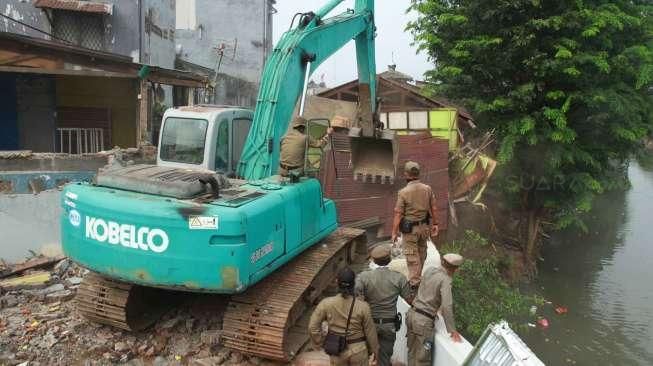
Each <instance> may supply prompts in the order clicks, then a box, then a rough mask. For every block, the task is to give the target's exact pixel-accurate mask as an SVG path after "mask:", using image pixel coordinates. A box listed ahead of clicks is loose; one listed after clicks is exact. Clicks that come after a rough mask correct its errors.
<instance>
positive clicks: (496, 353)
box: [463, 321, 544, 366]
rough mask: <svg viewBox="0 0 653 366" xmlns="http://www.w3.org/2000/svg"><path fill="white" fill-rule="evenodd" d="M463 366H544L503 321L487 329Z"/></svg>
mask: <svg viewBox="0 0 653 366" xmlns="http://www.w3.org/2000/svg"><path fill="white" fill-rule="evenodd" d="M463 365H464V366H544V363H543V362H542V361H540V359H539V358H537V356H536V355H535V353H533V351H531V350H530V348H528V346H527V345H526V343H524V342H523V341H522V340H521V338H519V336H518V335H517V334H516V333H515V332H513V330H512V329H510V326H509V325H508V323H506V322H505V321H501V322H499V323H498V324H493V325H490V326H488V327H487V329H486V330H485V332H484V333H483V335H482V336H481V338H480V339H479V341H478V342H477V343H476V346H474V349H473V350H472V352H471V353H470V354H469V356H468V357H467V360H466V361H465V363H464V364H463Z"/></svg>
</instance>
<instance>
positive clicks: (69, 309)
mask: <svg viewBox="0 0 653 366" xmlns="http://www.w3.org/2000/svg"><path fill="white" fill-rule="evenodd" d="M41 261H44V259H41ZM28 262H29V263H35V261H31V262H30V261H28ZM28 262H26V263H28ZM26 263H23V264H19V265H8V266H7V267H8V268H11V269H15V268H25V266H26ZM43 263H45V262H43ZM48 263H49V264H48V265H45V264H42V265H39V266H38V267H39V268H40V270H34V269H23V270H22V271H21V272H20V273H21V274H19V273H16V272H14V273H15V274H14V275H13V276H11V277H7V278H6V279H5V280H3V281H2V282H0V365H11V366H15V365H21V364H29V365H30V366H31V365H69V364H83V365H107V364H127V365H133V366H136V365H139V366H140V365H160V366H164V365H198V366H212V365H259V366H260V365H263V366H268V365H280V363H275V362H270V361H265V360H261V359H260V358H257V357H247V356H243V355H241V354H239V353H236V352H232V351H230V350H227V349H226V348H224V347H223V346H222V345H221V344H220V338H221V335H222V312H223V311H224V308H225V307H226V304H227V301H228V298H227V297H221V296H217V295H211V296H210V295H200V294H188V293H177V294H175V295H176V296H180V297H183V299H184V301H183V305H182V306H180V307H177V308H176V309H175V310H172V311H171V312H169V313H168V314H166V315H165V316H164V317H163V318H162V319H161V320H159V321H158V322H157V323H156V324H155V325H154V326H152V327H150V328H148V329H146V330H144V331H141V332H127V331H122V330H119V329H116V328H113V327H110V326H106V325H100V324H95V323H92V322H89V321H88V320H86V319H84V318H83V317H82V316H81V315H80V314H79V313H78V312H77V310H76V309H75V301H74V300H72V299H73V297H74V295H75V294H76V292H77V288H78V287H79V285H80V282H81V279H82V277H83V276H84V275H85V274H86V273H87V272H88V271H87V270H86V269H84V268H81V267H79V266H77V265H76V264H74V263H73V262H71V261H69V260H68V259H65V258H64V259H61V258H59V259H58V261H54V260H50V261H49V262H48ZM31 268H33V267H31Z"/></svg>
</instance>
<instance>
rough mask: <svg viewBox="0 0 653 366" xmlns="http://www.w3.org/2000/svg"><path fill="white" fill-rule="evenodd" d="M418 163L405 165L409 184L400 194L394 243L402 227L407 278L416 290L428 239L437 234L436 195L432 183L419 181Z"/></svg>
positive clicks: (405, 174)
mask: <svg viewBox="0 0 653 366" xmlns="http://www.w3.org/2000/svg"><path fill="white" fill-rule="evenodd" d="M419 170H420V169H419V164H417V163H416V162H414V161H409V162H407V163H406V165H405V167H404V176H405V177H406V180H407V181H408V184H406V187H404V188H403V189H401V190H400V191H399V193H398V194H397V204H396V205H395V216H394V222H393V225H392V242H393V243H396V241H397V237H398V235H399V231H400V227H401V228H408V231H407V232H404V231H405V230H403V229H402V230H401V231H402V241H403V251H404V255H405V256H406V262H407V264H408V280H409V282H410V285H411V287H412V288H413V290H414V291H416V290H417V286H418V285H419V282H420V277H421V275H422V268H423V267H424V261H425V260H426V242H427V240H428V239H429V237H435V236H437V235H438V222H437V216H436V212H437V210H436V205H435V195H434V194H433V190H432V189H431V187H430V186H428V185H426V184H424V183H422V182H420V181H419Z"/></svg>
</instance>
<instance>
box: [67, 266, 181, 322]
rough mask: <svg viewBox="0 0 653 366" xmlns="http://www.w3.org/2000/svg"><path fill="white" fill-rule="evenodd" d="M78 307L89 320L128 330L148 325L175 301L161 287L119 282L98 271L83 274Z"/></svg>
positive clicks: (78, 292)
mask: <svg viewBox="0 0 653 366" xmlns="http://www.w3.org/2000/svg"><path fill="white" fill-rule="evenodd" d="M75 301H76V305H77V310H78V311H79V312H80V313H81V314H82V315H83V316H84V317H85V318H87V319H88V320H90V321H93V322H96V323H102V324H107V325H111V326H114V327H117V328H121V329H124V330H129V331H136V330H141V329H144V328H147V327H148V326H150V325H151V324H153V323H154V322H155V321H156V320H157V319H159V318H160V317H161V315H163V314H164V313H165V312H166V311H168V310H169V309H171V308H172V307H173V306H174V305H175V303H174V301H172V299H171V298H170V295H169V293H167V292H166V291H164V290H160V289H156V288H150V287H143V286H138V285H132V284H128V283H124V282H119V281H116V280H112V279H109V278H106V277H103V276H101V275H99V274H97V273H94V272H89V273H88V274H87V275H86V276H84V280H83V281H82V283H81V285H80V286H79V289H78V290H77V296H76V297H75Z"/></svg>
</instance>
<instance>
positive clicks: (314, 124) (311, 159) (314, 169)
mask: <svg viewBox="0 0 653 366" xmlns="http://www.w3.org/2000/svg"><path fill="white" fill-rule="evenodd" d="M328 127H329V120H328V119H327V118H313V119H310V120H308V123H307V124H306V134H308V136H310V137H311V138H312V139H313V140H318V139H320V138H322V136H324V135H325V134H326V130H327V128H328ZM306 142H307V144H308V139H306ZM328 147H329V145H328V144H327V145H326V146H323V147H321V148H320V147H311V146H306V155H305V156H304V173H305V174H306V175H307V176H314V175H316V174H317V173H318V172H319V171H320V161H321V160H322V152H323V151H324V149H325V148H328Z"/></svg>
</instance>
